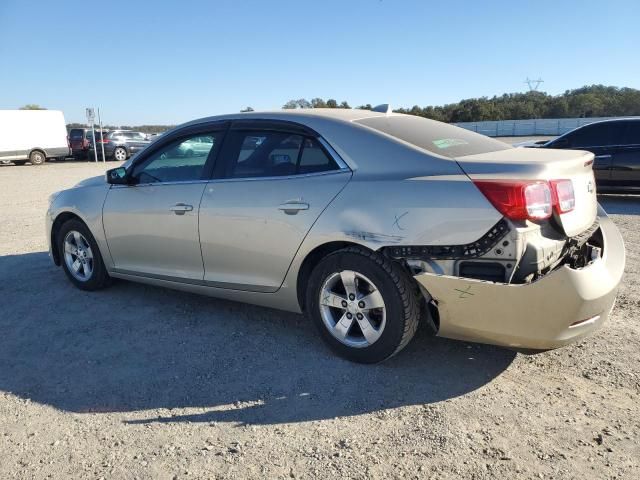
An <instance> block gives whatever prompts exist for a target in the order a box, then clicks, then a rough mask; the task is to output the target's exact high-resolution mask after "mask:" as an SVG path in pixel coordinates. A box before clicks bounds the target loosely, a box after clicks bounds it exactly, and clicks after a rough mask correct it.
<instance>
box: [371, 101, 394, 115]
mask: <svg viewBox="0 0 640 480" xmlns="http://www.w3.org/2000/svg"><path fill="white" fill-rule="evenodd" d="M371 111H372V112H380V113H385V114H387V115H389V114H390V113H391V105H389V104H388V103H382V104H380V105H376V106H375V107H373V108H372V109H371Z"/></svg>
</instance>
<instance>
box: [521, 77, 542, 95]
mask: <svg viewBox="0 0 640 480" xmlns="http://www.w3.org/2000/svg"><path fill="white" fill-rule="evenodd" d="M524 83H526V84H527V85H529V91H530V92H537V91H538V87H540V84H541V83H544V80H542V79H541V78H538V79H537V80H532V79H530V78H529V77H527V79H526V80H525V81H524Z"/></svg>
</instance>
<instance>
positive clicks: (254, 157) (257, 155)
mask: <svg viewBox="0 0 640 480" xmlns="http://www.w3.org/2000/svg"><path fill="white" fill-rule="evenodd" d="M230 142H231V144H232V145H233V147H234V148H233V150H232V152H235V153H232V155H233V157H234V162H233V163H232V164H231V165H230V169H231V171H230V172H229V176H230V177H233V178H253V177H279V176H286V175H293V174H295V172H296V165H297V163H298V157H299V155H300V149H301V147H302V136H301V135H291V134H288V133H282V132H240V131H237V132H232V133H231V138H230Z"/></svg>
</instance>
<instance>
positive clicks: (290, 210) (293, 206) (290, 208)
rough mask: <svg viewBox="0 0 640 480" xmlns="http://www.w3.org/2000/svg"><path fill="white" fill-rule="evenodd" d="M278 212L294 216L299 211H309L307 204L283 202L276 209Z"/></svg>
mask: <svg viewBox="0 0 640 480" xmlns="http://www.w3.org/2000/svg"><path fill="white" fill-rule="evenodd" d="M278 210H282V211H283V212H284V213H286V214H287V215H295V214H296V213H298V212H299V211H300V210H309V204H308V203H304V202H285V203H282V204H281V205H280V206H279V207H278Z"/></svg>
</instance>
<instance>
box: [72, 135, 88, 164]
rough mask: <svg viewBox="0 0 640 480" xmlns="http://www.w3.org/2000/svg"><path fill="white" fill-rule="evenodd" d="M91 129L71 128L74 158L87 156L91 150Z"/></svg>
mask: <svg viewBox="0 0 640 480" xmlns="http://www.w3.org/2000/svg"><path fill="white" fill-rule="evenodd" d="M90 137H91V130H90V129H89V128H72V129H71V130H69V146H70V147H71V155H72V156H73V158H76V159H80V158H87V152H88V151H89V144H90V142H89V138H90Z"/></svg>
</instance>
